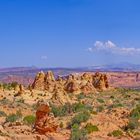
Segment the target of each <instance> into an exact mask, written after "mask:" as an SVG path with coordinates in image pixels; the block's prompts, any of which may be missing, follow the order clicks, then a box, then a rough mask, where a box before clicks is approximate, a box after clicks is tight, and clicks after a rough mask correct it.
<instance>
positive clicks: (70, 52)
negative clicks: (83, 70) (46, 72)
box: [0, 0, 140, 67]
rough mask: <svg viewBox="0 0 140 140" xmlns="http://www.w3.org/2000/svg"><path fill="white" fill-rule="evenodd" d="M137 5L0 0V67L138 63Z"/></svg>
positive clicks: (124, 0) (114, 0)
mask: <svg viewBox="0 0 140 140" xmlns="http://www.w3.org/2000/svg"><path fill="white" fill-rule="evenodd" d="M139 7H140V0H0V60H1V62H0V67H12V66H32V65H35V66H38V67H76V66H77V67H79V66H93V65H103V64H113V63H120V62H130V63H136V64H138V63H140V62H139V60H140V40H139V38H140V8H139Z"/></svg>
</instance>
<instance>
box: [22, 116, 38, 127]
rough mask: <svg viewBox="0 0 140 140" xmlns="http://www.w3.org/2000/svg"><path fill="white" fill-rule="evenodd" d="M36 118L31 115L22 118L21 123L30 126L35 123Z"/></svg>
mask: <svg viewBox="0 0 140 140" xmlns="http://www.w3.org/2000/svg"><path fill="white" fill-rule="evenodd" d="M35 119H36V117H35V116H33V115H28V116H25V117H24V118H23V121H24V123H25V124H27V125H32V124H33V123H34V122H35Z"/></svg>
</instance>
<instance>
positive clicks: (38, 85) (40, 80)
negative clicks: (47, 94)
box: [32, 71, 45, 90]
mask: <svg viewBox="0 0 140 140" xmlns="http://www.w3.org/2000/svg"><path fill="white" fill-rule="evenodd" d="M44 81H45V73H44V72H43V71H41V72H39V73H37V75H36V77H35V80H34V82H33V84H32V88H33V89H38V90H44Z"/></svg>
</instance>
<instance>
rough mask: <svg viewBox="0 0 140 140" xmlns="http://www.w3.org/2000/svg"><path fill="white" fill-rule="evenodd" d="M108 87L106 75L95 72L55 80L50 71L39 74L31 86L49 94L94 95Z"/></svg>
mask: <svg viewBox="0 0 140 140" xmlns="http://www.w3.org/2000/svg"><path fill="white" fill-rule="evenodd" d="M108 87H109V84H108V79H107V75H105V74H102V73H99V72H96V73H95V74H93V73H88V72H85V73H83V74H78V73H76V74H70V75H68V76H66V77H60V76H58V78H57V79H56V80H55V78H54V74H53V72H52V71H48V72H47V73H46V74H45V73H44V72H42V71H41V72H39V73H38V74H37V75H36V77H35V80H34V82H33V84H32V88H33V89H38V90H46V91H48V92H50V93H58V92H64V93H80V92H84V93H91V92H93V93H96V90H106V89H107V88H108Z"/></svg>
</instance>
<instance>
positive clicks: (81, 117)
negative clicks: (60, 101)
mask: <svg viewBox="0 0 140 140" xmlns="http://www.w3.org/2000/svg"><path fill="white" fill-rule="evenodd" d="M89 118H90V113H89V112H88V111H83V112H81V113H79V114H76V115H75V116H74V117H73V118H72V120H71V124H70V126H73V125H74V124H80V123H81V122H86V121H87V120H88V119H89Z"/></svg>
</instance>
